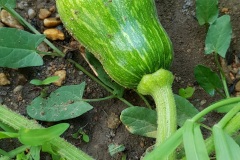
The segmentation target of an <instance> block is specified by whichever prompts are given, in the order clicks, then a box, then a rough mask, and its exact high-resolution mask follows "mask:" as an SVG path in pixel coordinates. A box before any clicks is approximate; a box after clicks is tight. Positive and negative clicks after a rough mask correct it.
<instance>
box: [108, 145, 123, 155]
mask: <svg viewBox="0 0 240 160" xmlns="http://www.w3.org/2000/svg"><path fill="white" fill-rule="evenodd" d="M124 150H125V147H124V145H117V144H110V145H108V152H109V153H110V155H111V156H114V155H115V154H117V153H119V152H122V151H124Z"/></svg>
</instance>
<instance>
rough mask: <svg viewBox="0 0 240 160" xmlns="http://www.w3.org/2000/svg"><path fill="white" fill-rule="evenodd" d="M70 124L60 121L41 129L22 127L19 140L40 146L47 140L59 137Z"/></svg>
mask: <svg viewBox="0 0 240 160" xmlns="http://www.w3.org/2000/svg"><path fill="white" fill-rule="evenodd" d="M68 127H69V124H67V123H60V124H57V125H54V126H51V127H48V128H41V129H27V128H22V129H20V130H19V137H18V139H19V141H20V142H21V143H22V144H26V145H31V146H39V145H43V144H44V143H46V142H49V141H50V140H52V139H53V138H56V137H59V136H60V135H61V134H62V133H63V132H65V131H66V130H67V128H68Z"/></svg>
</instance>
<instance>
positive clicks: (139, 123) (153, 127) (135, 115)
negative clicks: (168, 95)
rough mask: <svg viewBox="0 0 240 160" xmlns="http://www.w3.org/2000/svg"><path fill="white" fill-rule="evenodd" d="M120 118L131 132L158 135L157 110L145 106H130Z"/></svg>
mask: <svg viewBox="0 0 240 160" xmlns="http://www.w3.org/2000/svg"><path fill="white" fill-rule="evenodd" d="M120 119H121V121H122V123H123V124H124V125H125V126H126V128H127V130H128V131H129V132H130V133H133V134H137V135H141V136H146V137H152V138H155V137H156V132H157V113H156V111H154V110H151V109H148V108H144V107H128V108H126V109H124V110H123V111H122V113H121V115H120Z"/></svg>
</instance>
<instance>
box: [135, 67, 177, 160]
mask: <svg viewBox="0 0 240 160" xmlns="http://www.w3.org/2000/svg"><path fill="white" fill-rule="evenodd" d="M172 82H173V75H172V73H171V72H170V71H167V70H164V69H160V70H158V71H157V72H155V73H153V74H149V75H145V76H143V78H142V80H141V81H140V83H139V85H138V88H137V89H138V92H139V93H141V94H143V95H151V96H152V97H153V99H154V101H155V103H156V111H157V117H158V120H157V124H158V127H157V136H156V144H155V146H156V147H157V146H159V145H160V144H161V143H162V142H164V141H165V140H166V139H167V138H168V137H170V136H171V135H172V134H173V133H174V132H175V131H176V128H177V122H176V121H177V120H176V105H175V100H174V96H173V93H172V88H171V86H172ZM174 158H175V154H174V153H173V154H171V155H170V156H169V157H168V158H167V159H168V160H170V159H171V160H173V159H174Z"/></svg>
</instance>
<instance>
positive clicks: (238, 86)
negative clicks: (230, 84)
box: [235, 81, 240, 92]
mask: <svg viewBox="0 0 240 160" xmlns="http://www.w3.org/2000/svg"><path fill="white" fill-rule="evenodd" d="M235 91H237V92H240V81H238V82H237V84H236V85H235Z"/></svg>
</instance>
